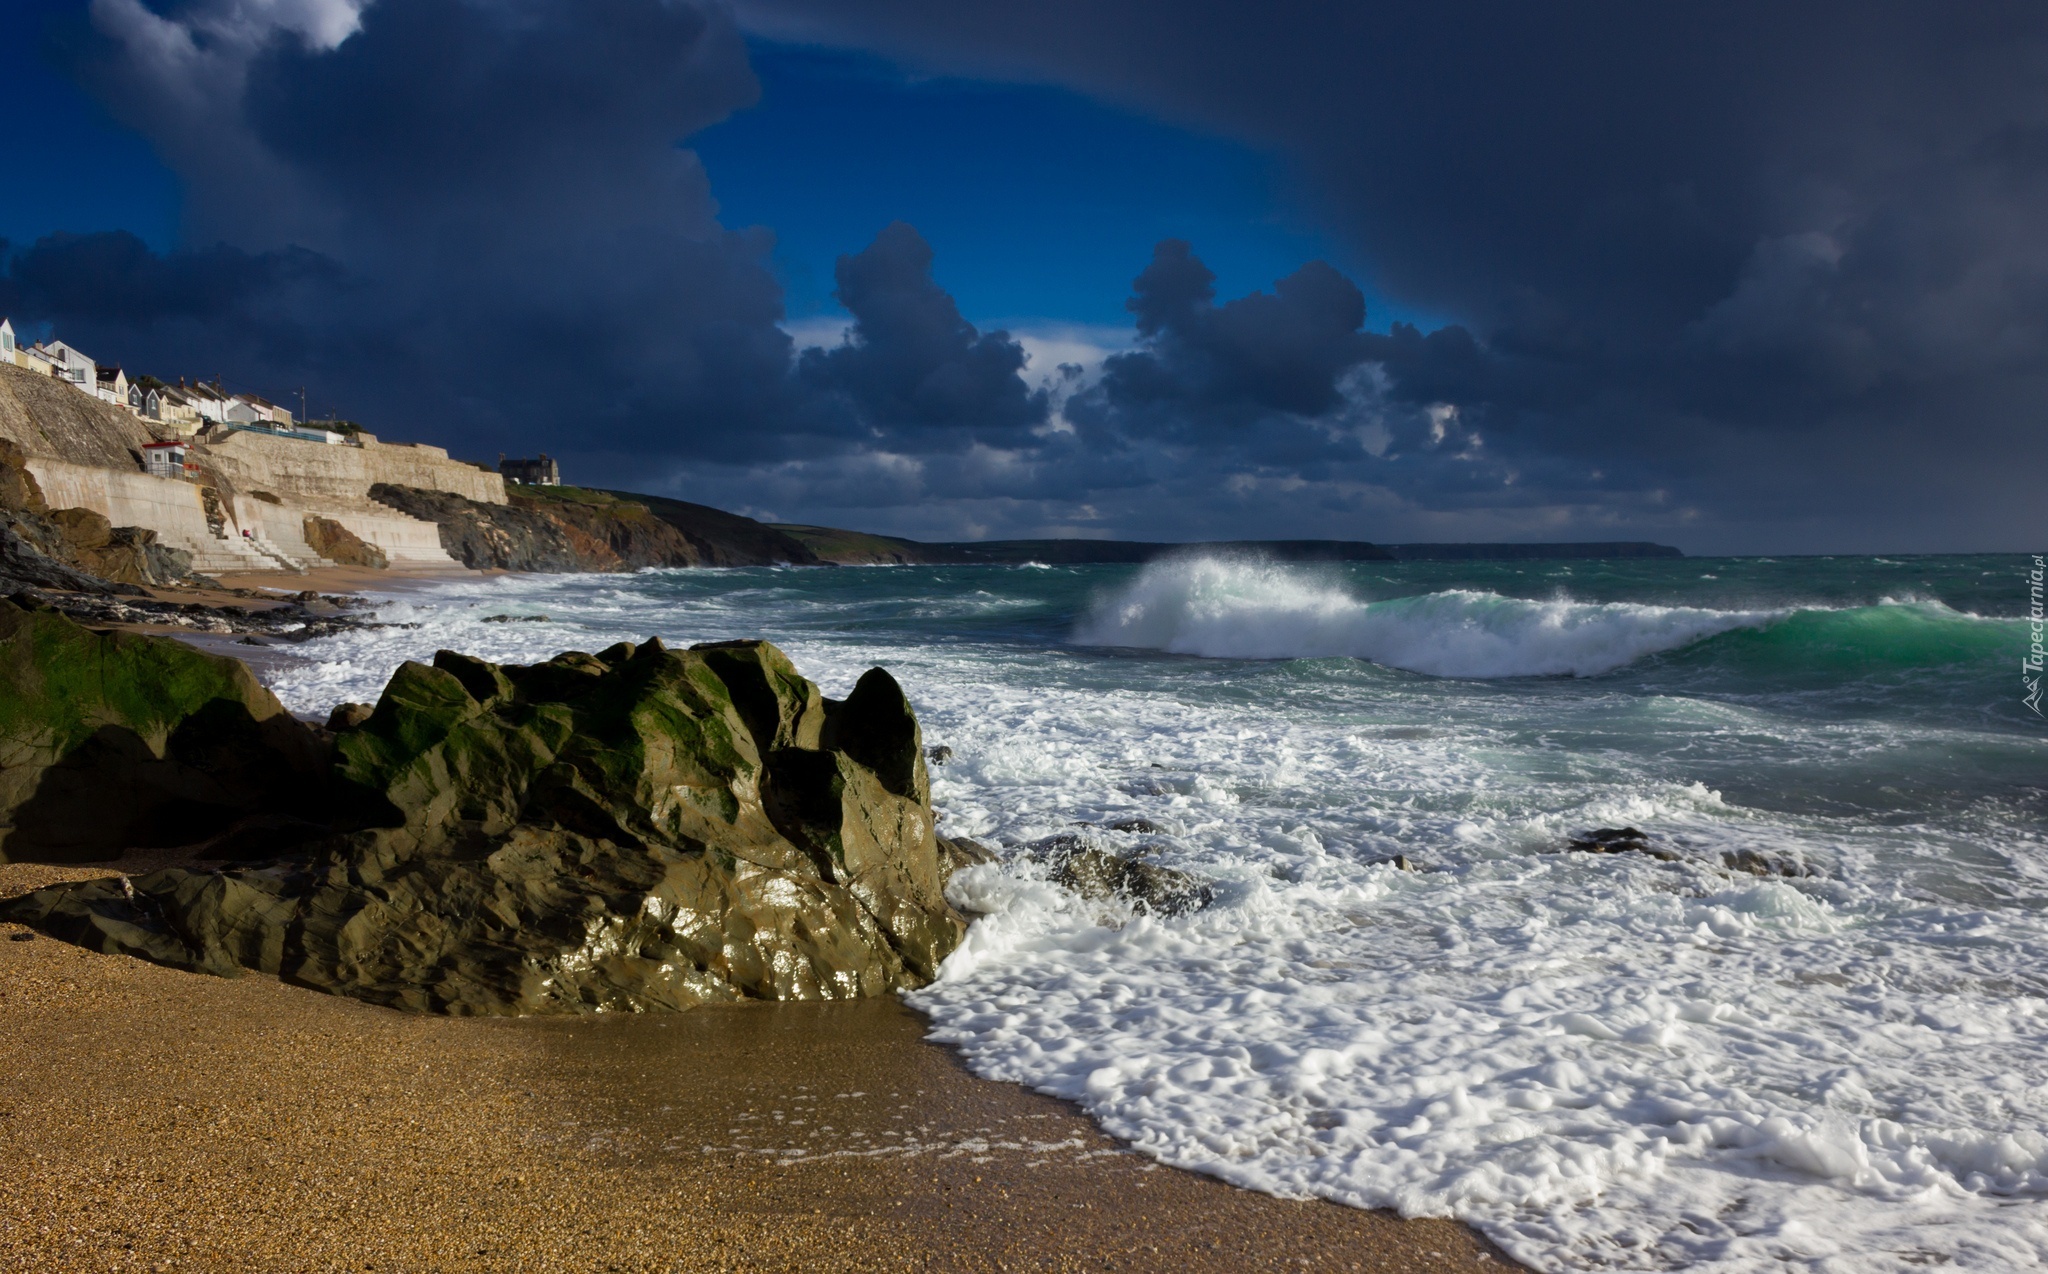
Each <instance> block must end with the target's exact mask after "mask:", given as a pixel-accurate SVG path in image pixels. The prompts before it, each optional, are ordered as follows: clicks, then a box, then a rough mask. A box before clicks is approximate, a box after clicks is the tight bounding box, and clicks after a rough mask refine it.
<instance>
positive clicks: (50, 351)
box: [30, 341, 100, 398]
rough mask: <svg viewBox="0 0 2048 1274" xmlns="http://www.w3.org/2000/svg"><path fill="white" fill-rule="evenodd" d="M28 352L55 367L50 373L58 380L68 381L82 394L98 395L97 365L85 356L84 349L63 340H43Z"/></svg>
mask: <svg viewBox="0 0 2048 1274" xmlns="http://www.w3.org/2000/svg"><path fill="white" fill-rule="evenodd" d="M30 352H31V353H33V354H35V355H36V356H38V357H39V358H41V359H42V360H43V361H44V362H45V363H47V364H49V365H50V366H51V367H52V368H53V369H55V370H53V371H52V372H51V375H53V376H55V377H56V378H57V379H58V380H62V381H68V382H70V383H71V384H72V385H73V386H75V387H76V388H77V389H78V391H79V392H80V393H82V394H91V395H92V396H93V397H95V398H97V397H99V393H100V372H99V365H98V364H96V363H94V362H93V361H92V359H91V358H89V357H87V356H86V354H85V351H83V350H80V349H76V348H74V347H72V346H70V345H66V344H65V343H64V342H63V341H44V342H42V343H41V344H38V345H37V346H35V347H34V349H33V350H31V351H30ZM31 370H36V369H31Z"/></svg>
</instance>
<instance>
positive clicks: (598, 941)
mask: <svg viewBox="0 0 2048 1274" xmlns="http://www.w3.org/2000/svg"><path fill="white" fill-rule="evenodd" d="M349 715H350V716H352V715H353V714H349ZM335 723H336V725H338V726H341V727H343V728H342V729H341V731H340V733H339V734H338V735H337V736H336V739H335V743H334V748H335V752H336V763H335V780H336V786H337V795H336V800H337V802H338V808H339V810H340V816H339V819H338V822H337V825H338V826H341V827H345V828H353V829H354V830H350V831H346V832H344V833H342V834H339V835H334V836H331V837H329V839H328V840H327V841H325V842H324V843H319V844H316V845H315V846H313V847H312V848H311V849H309V850H308V851H306V852H305V853H303V854H302V855H301V856H297V857H292V858H284V859H280V860H279V861H276V862H274V863H270V864H266V865H263V866H257V867H249V868H245V869H239V870H230V871H222V872H203V871H195V870H188V869H175V868H174V869H170V870H166V871H159V872H156V873H153V874H151V875H148V876H142V877H138V878H136V879H134V880H133V881H132V889H133V893H132V896H130V894H129V893H128V892H127V891H125V890H123V889H122V888H121V887H120V886H118V885H116V884H113V883H111V882H104V881H96V882H90V883H86V884H81V885H71V886H63V887H58V888H53V889H47V890H43V891H41V892H39V893H36V894H32V895H30V896H28V897H27V898H24V899H19V900H16V901H15V902H13V903H12V904H9V905H7V906H5V907H0V915H5V916H6V917H7V918H9V919H13V920H17V921H21V922H23V923H27V924H31V925H34V926H36V927H38V928H40V929H42V930H44V931H45V932H47V933H50V934H52V935H54V936H57V937H61V938H65V939H67V940H70V941H73V942H78V943H81V944H83V945H86V946H90V947H92V948H94V949H97V950H102V951H109V952H121V953H126V954H131V955H137V956H142V957H144V958H146V959H151V960H155V961H157V962H159V963H162V964H168V965H172V966H175V967H179V968H187V969H197V970H204V971H207V972H213V973H219V974H233V973H235V972H237V971H238V970H239V969H241V968H252V969H259V970H262V971H264V972H267V973H275V974H277V975H279V976H281V977H283V978H285V979H286V980H288V981H291V982H295V983H297V984H300V985H303V986H310V987H316V988H318V989H321V990H325V991H331V992H334V993H337V994H343V995H351V996H355V997H357V998H360V999H364V1000H369V1001H372V1002H375V1003H379V1004H387V1005H392V1006H394V1007H399V1008H407V1009H416V1010H426V1011H433V1012H444V1013H456V1014H472V1013H550V1012H584V1011H590V1010H598V1009H628V1010H644V1009H681V1008H688V1007H690V1006H692V1005H696V1004H701V1003H704V1002H707V1001H717V1000H737V999H741V998H748V997H752V998H761V999H840V998H850V997H854V996H862V995H878V994H882V993H884V992H887V991H890V990H893V989H896V988H899V987H911V986H918V985H921V984H923V983H925V982H927V981H929V980H930V979H931V978H932V976H933V975H934V973H935V972H936V970H937V968H938V964H939V962H940V961H941V960H943V959H944V958H945V956H946V955H947V954H948V953H950V952H951V951H952V949H953V948H954V946H956V945H957V944H958V942H959V940H960V938H961V936H962V933H963V932H964V928H965V924H964V922H963V921H962V919H961V918H960V917H959V915H957V914H956V913H955V912H954V911H953V910H952V909H951V908H950V907H948V906H947V904H946V902H945V899H944V897H943V895H942V893H941V887H942V881H941V878H940V865H939V846H938V842H937V838H936V836H935V834H934V831H933V821H932V813H931V808H930V798H929V787H928V781H927V779H926V777H925V770H924V759H923V755H922V746H921V744H922V740H921V739H920V737H919V732H918V726H917V720H916V717H915V716H914V715H913V714H912V712H911V709H910V705H909V703H908V701H907V700H906V699H905V698H904V696H903V692H902V691H901V689H899V688H898V687H897V685H896V682H895V681H894V680H893V679H892V678H891V677H890V676H889V674H888V673H886V672H884V671H882V670H881V669H879V668H877V669H871V670H870V671H869V672H868V673H867V674H866V675H864V676H863V677H862V678H861V679H860V681H859V683H858V684H857V685H856V686H855V688H854V691H853V693H852V694H851V695H850V696H848V698H847V699H846V700H845V701H844V702H843V703H840V702H833V701H831V700H827V699H825V698H823V696H822V695H820V693H819V691H818V688H817V687H816V686H815V685H813V684H812V683H810V682H809V681H806V680H805V679H804V678H803V677H801V676H799V675H798V674H797V672H796V670H795V669H794V668H793V667H792V666H791V665H790V663H789V660H788V659H787V658H786V657H785V656H784V655H783V654H782V652H781V651H779V650H777V649H776V648H775V647H773V646H771V645H768V644H767V643H765V642H730V643H717V644H714V645H709V646H700V647H695V648H693V649H691V650H689V651H672V650H668V649H665V648H664V647H663V646H662V644H661V643H660V642H659V641H649V642H647V643H646V644H644V645H640V646H634V645H632V644H629V643H621V644H619V645H617V646H613V647H611V648H610V649H608V650H605V651H603V652H601V653H600V654H597V655H588V654H581V653H574V652H571V653H568V654H563V655H559V656H557V657H555V658H554V659H551V660H549V661H548V662H546V663H543V664H536V665H533V666H531V667H517V666H509V665H508V666H502V667H501V666H498V665H495V664H490V663H486V662H484V661H483V660H480V659H474V658H471V657H469V656H466V655H459V654H455V653H453V652H449V651H443V652H441V653H440V654H439V655H437V656H436V657H435V660H434V663H433V665H432V666H431V667H429V666H427V665H424V664H418V663H408V664H406V665H405V666H404V667H402V668H400V669H399V671H398V672H397V674H396V675H394V676H393V677H392V679H391V682H390V684H389V685H388V686H387V687H386V688H385V690H384V694H383V696H382V698H381V699H380V700H379V701H378V704H377V706H376V708H375V710H374V711H373V712H372V713H370V715H369V716H368V717H367V719H364V720H362V721H361V722H360V724H355V725H353V726H350V725H349V724H348V716H344V715H343V714H337V716H336V721H335Z"/></svg>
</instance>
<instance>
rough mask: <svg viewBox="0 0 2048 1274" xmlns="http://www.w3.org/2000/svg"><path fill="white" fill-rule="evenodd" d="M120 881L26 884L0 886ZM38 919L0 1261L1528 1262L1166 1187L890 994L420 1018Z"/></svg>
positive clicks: (1180, 1180)
mask: <svg viewBox="0 0 2048 1274" xmlns="http://www.w3.org/2000/svg"><path fill="white" fill-rule="evenodd" d="M154 865H155V863H153V862H151V861H148V860H142V859H132V860H128V861H126V862H124V863H122V864H120V867H121V869H123V870H126V871H129V872H139V871H144V870H148V869H149V868H150V867H152V866H154ZM107 870H108V868H106V867H83V868H64V867H44V866H34V865H29V864H0V896H4V895H11V894H15V893H19V892H22V891H24V890H26V889H30V888H34V887H37V886H39V885H42V884H46V883H50V882H53V881H55V880H59V879H77V878H83V877H86V876H94V875H101V874H104V873H105V872H106V871H107ZM27 932H28V931H27V930H25V929H23V928H21V927H20V926H17V925H5V924H0V1075H5V1076H6V1083H5V1084H4V1085H0V1148H4V1149H0V1271H16V1270H21V1271H28V1270H34V1271H49V1270H95V1271H97V1270H227V1269H232V1270H294V1271H296V1270H343V1269H346V1270H377V1271H458V1270H459V1271H469V1270H476V1271H499V1270H507V1271H513V1270H534V1271H585V1270H631V1271H639V1270H674V1271H696V1270H707V1271H708V1270H798V1269H801V1270H806V1271H812V1270H820V1271H835V1270H1103V1269H1119V1270H1174V1271H1236V1270H1279V1269H1289V1270H1303V1269H1312V1270H1378V1271H1439V1270H1442V1271H1451V1270H1504V1269H1513V1268H1516V1267H1515V1266H1514V1265H1513V1264H1512V1263H1511V1262H1509V1261H1507V1260H1506V1259H1505V1258H1504V1257H1502V1256H1501V1255H1500V1254H1499V1253H1498V1252H1495V1251H1493V1250H1492V1249H1490V1248H1489V1247H1488V1246H1487V1245H1486V1244H1485V1242H1484V1240H1482V1239H1479V1238H1478V1237H1477V1236H1475V1235H1474V1234H1473V1233H1472V1232H1470V1231H1468V1230H1466V1229H1465V1228H1463V1227H1462V1226H1459V1225H1457V1224H1456V1223H1454V1222H1449V1221H1402V1220H1399V1219H1397V1218H1394V1217H1391V1216H1389V1215H1385V1214H1380V1213H1370V1212H1360V1211H1356V1210H1354V1209H1350V1208H1344V1207H1339V1206H1337V1205H1334V1204H1328V1203H1315V1202H1294V1201H1288V1200H1281V1199H1274V1198H1270V1197H1267V1196H1264V1195H1259V1194H1253V1193H1250V1192H1247V1191H1242V1190H1237V1189H1234V1188H1232V1187H1230V1186H1226V1185H1223V1184H1220V1183H1218V1182H1216V1181H1213V1180H1210V1179H1208V1178H1204V1177H1201V1176H1197V1175H1194V1174H1191V1173H1184V1172H1178V1171H1175V1170H1172V1169H1168V1168H1162V1167H1159V1166H1158V1165H1156V1164H1153V1163H1151V1162H1150V1161H1148V1160H1146V1159H1144V1158H1142V1157H1140V1156H1138V1155H1135V1154H1133V1153H1131V1152H1129V1151H1127V1150H1125V1149H1123V1148H1122V1147H1120V1146H1119V1145H1118V1144H1117V1143H1116V1142H1114V1141H1112V1140H1110V1139H1109V1138H1107V1137H1105V1136H1103V1135H1102V1134H1101V1133H1099V1132H1097V1131H1096V1130H1095V1128H1094V1127H1093V1125H1092V1124H1090V1123H1089V1122H1088V1121H1087V1120H1086V1119H1085V1118H1083V1117H1082V1116H1080V1115H1079V1114H1078V1113H1077V1112H1075V1111H1074V1110H1073V1109H1072V1108H1071V1107H1069V1106H1067V1105H1065V1104H1064V1103H1061V1102H1057V1101H1054V1100H1052V1099H1050V1098H1046V1097H1042V1096H1039V1095H1036V1094H1033V1093H1030V1092H1027V1091H1025V1090H1023V1089H1020V1088H1017V1087H1015V1086H1012V1085H1007V1084H996V1083H990V1082H987V1081H984V1080H980V1079H977V1078H975V1077H974V1076H972V1075H970V1074H969V1073H968V1072H967V1071H966V1070H965V1069H964V1068H963V1067H962V1066H961V1065H960V1063H959V1061H958V1060H957V1058H956V1057H955V1056H954V1055H953V1054H952V1053H950V1052H949V1051H947V1050H945V1049H942V1048H940V1047H937V1046H934V1045H931V1044H927V1043H925V1042H924V1041H923V1039H922V1038H921V1037H922V1033H923V1026H922V1024H921V1022H920V1020H919V1019H918V1018H917V1016H916V1015H915V1014H914V1013H912V1012H911V1011H910V1010H908V1009H907V1008H905V1007H904V1006H903V1005H902V1004H901V1003H900V1002H898V1001H896V1000H894V999H888V1000H875V1001H865V1002H859V1003H852V1004H783V1005H757V1006H750V1007H745V1008H733V1009H703V1010H698V1011H695V1012H692V1013H687V1014H677V1015H672V1016H649V1017H626V1018H574V1019H561V1018H558V1019H526V1020H461V1019H449V1018H434V1017H419V1016H410V1015H406V1014H401V1013H396V1012H392V1011H389V1010H385V1009H380V1008H375V1007H372V1006H369V1005H364V1004H360V1003H357V1002H355V1001H351V1000H345V999H340V998H337V997H333V996H327V995H322V994H319V993H317V992H312V991H305V990H301V989H298V988H295V987H290V986H286V985H283V984H282V983H279V982H277V981H276V980H274V979H269V978H263V977H259V976H254V975H252V976H247V977H243V978H240V979H236V980H232V981H230V980H224V979H218V978H211V977H206V976H203V975H197V974H185V973H178V972H175V971H172V970H169V969H164V968H159V967H156V966H154V965H149V964H145V963H143V962H141V961H136V960H131V959H128V958H126V957H112V956H102V955H97V954H94V953H91V952H87V951H84V950H81V949H79V948H76V947H72V946H68V945H66V944H63V943H59V942H54V941H51V940H50V939H47V938H43V937H40V936H36V937H33V938H32V939H30V940H28V941H17V940H15V939H16V938H17V937H18V936H19V935H21V934H24V933H27Z"/></svg>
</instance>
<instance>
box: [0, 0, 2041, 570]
mask: <svg viewBox="0 0 2048 1274" xmlns="http://www.w3.org/2000/svg"><path fill="white" fill-rule="evenodd" d="M2044 87H2048V11H2044V10H2042V9H2041V8H2040V7H2039V6H2038V5H2026V4H2010V5H2008V4H2004V3H1997V2H1987V3H1980V4H1976V5H1971V6H1954V5H1937V4H1932V3H1928V4H1914V3H1878V4H1871V3H1867V2H1865V3H1857V4H1849V3H1832V2H1830V3H1815V2H1814V0H1778V2H1776V3H1769V4H1765V3H1716V4H1713V5H1706V4H1672V5H1659V6H1643V5H1640V4H1634V3H1620V2H1618V0H1617V2H1614V3H1574V4H1565V5H1554V6H1530V5H1526V4H1522V3H1510V2H1508V0H1493V2H1484V3H1481V2H1469V0H1468V2H1455V3H1445V4H1441V5H1432V6H1412V5H1404V6H1394V5H1385V4H1373V3H1356V4H1347V5H1332V4H1328V3H1323V2H1320V0H1313V2H1312V0H1276V2H1275V3H1273V4H1269V5H1265V6H1256V7H1253V6H1239V5H1211V4H1204V3H1190V2H1188V0H1182V3H1177V4H1174V5H1170V6H1169V5H1167V4H1164V3H1159V2H1156V0H1120V2H1117V3H1107V2H1105V0H1093V2H1091V3H1088V4H1080V3H1073V2H1071V0H1044V2H1043V3H1041V4H1039V5H1035V6H1031V7H1030V8H1028V9H1026V8H1023V7H1020V6H1014V5H997V4H989V3H983V2H981V0H949V2H948V3H945V4H939V3H936V2H934V0H834V2H833V3H829V4H827V3H822V2H821V0H742V2H741V3H739V4H737V5H736V6H733V5H726V4H711V3H700V2H699V0H185V2H182V3H180V2H177V0H90V2H89V3H79V2H76V0H15V3H13V4H10V5H8V6H6V7H5V9H4V12H0V105H4V106H5V107H6V108H7V109H8V110H9V111H10V117H11V118H13V119H15V120H16V121H20V122H23V123H24V125H27V124H30V123H32V125H33V132H34V135H35V136H36V138H37V139H38V144H37V145H35V146H33V147H16V148H14V153H13V154H12V156H11V157H10V159H9V161H8V163H7V165H6V166H5V168H4V170H0V171H4V176H0V239H4V241H5V243H4V245H0V313H5V314H7V315H9V316H11V317H12V318H13V321H14V323H15V326H16V327H17V329H19V330H21V331H23V332H24V333H27V334H29V335H36V334H55V335H59V336H62V337H63V338H64V339H66V340H67V341H70V342H72V343H74V344H76V345H78V346H79V347H81V348H84V349H86V350H87V351H88V352H90V353H92V354H93V355H95V356H96V357H99V358H101V359H102V360H105V361H109V362H119V363H120V364H122V365H123V366H125V367H127V368H128V369H129V370H130V372H131V373H134V372H150V373H153V374H156V375H158V376H163V377H176V376H179V375H186V376H205V377H208V378H211V377H213V376H216V375H218V376H221V377H222V378H224V380H225V381H226V382H227V383H228V384H229V385H230V387H239V388H247V389H253V390H255V391H257V392H260V393H263V394H265V395H266V396H268V397H271V398H273V399H276V400H278V401H286V402H292V403H296V402H297V399H298V392H299V390H300V389H301V388H302V387H303V388H304V390H305V393H306V400H307V402H308V403H309V405H310V407H311V409H312V411H313V414H315V415H316V416H321V415H329V414H336V415H340V416H342V417H345V418H349V419H354V420H357V421H359V422H361V423H362V424H363V425H364V426H365V427H367V428H369V429H370V430H372V431H373V432H375V433H377V434H379V435H380V436H383V437H387V438H398V439H418V440H423V441H430V442H435V443H438V444H441V445H444V446H447V447H448V448H449V449H450V450H451V452H453V453H454V454H456V455H458V456H464V457H469V458H476V459H491V458H494V457H495V456H496V455H497V454H499V453H501V452H503V453H512V454H530V453H533V452H537V451H541V450H545V451H547V452H549V453H550V454H553V455H556V456H558V457H560V458H561V459H562V461H563V464H564V468H565V471H566V473H567V475H568V476H569V477H570V479H571V480H574V481H580V482H587V483H590V484H592V485H609V486H617V487H621V488H628V489H634V490H642V491H648V492H651V493H658V494H667V495H675V496H680V497H682V498H685V499H695V500H701V501H703V502H706V503H711V504H716V505H719V506H721V507H726V508H731V509H735V510H737V511H740V512H745V513H750V514H753V515H755V516H760V517H766V518H771V519H787V520H793V521H805V522H813V523H826V524H835V525H844V526H853V527H858V528H862V529H868V530H876V531H886V532H893V533H897V534H909V535H913V536H918V537H921V538H933V539H952V538H983V537H1006V536H1036V535H1090V536H1120V537H1127V538H1140V539H1163V540H1173V539H1221V538H1268V537H1270V538H1306V537H1331V538H1347V539H1371V540H1380V541H1385V542H1402V541H1411V540H1467V539H1484V540H1493V539H1500V540H1524V541H1526V540H1575V539H1651V540H1657V541H1660V542H1664V543H1669V544H1676V545H1678V546H1680V547H1682V548H1684V549H1686V550H1687V551H1688V552H1694V553H1801V552H1823V553H1828V552H1938V551H2017V550H2024V549H2029V548H2037V547H2038V546H2039V544H2040V542H2041V535H2040V532H2039V529H2038V523H2039V518H2038V513H2037V512H2036V510H2037V509H2038V507H2039V504H2040V495H2041V492H2042V491H2043V489H2044V481H2043V479H2044V476H2048V464H2044V459H2048V455H2044V452H2048V430H2044V429H2043V427H2042V424H2043V421H2044V420H2048V410H2044V409H2048V236H2044V235H2043V234H2042V232H2041V229H2042V227H2043V226H2044V225H2048V93H2044V92H2043V91H2042V90H2043V88H2044Z"/></svg>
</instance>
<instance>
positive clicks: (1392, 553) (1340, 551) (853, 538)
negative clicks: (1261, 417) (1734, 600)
mask: <svg viewBox="0 0 2048 1274" xmlns="http://www.w3.org/2000/svg"><path fill="white" fill-rule="evenodd" d="M774 529H775V530H778V531H782V532H784V533H786V534H788V535H789V536H790V537H792V538H794V539H797V540H801V541H802V542H803V543H804V544H805V545H806V546H807V547H808V548H809V549H810V550H811V551H812V552H813V553H815V554H817V556H818V558H819V559H820V560H822V561H826V562H836V563H839V564H841V565H849V566H852V565H860V566H869V565H891V564H898V565H927V566H944V565H955V566H958V565H972V564H975V563H985V564H997V563H1008V564H1016V563H1021V562H1044V563H1046V564H1047V565H1081V564H1088V563H1114V562H1149V561H1151V560H1152V559H1153V558H1156V557H1164V556H1167V555H1169V554H1177V553H1217V554H1258V555H1260V556H1263V557H1267V558H1271V559H1273V560H1275V561H1281V562H1393V561H1460V560H1462V561H1479V560H1488V561H1491V560H1519V559H1526V558H1607V557H1682V556H1684V554H1682V553H1680V552H1679V551H1678V550H1677V549H1675V548H1671V547H1668V546H1666V545H1662V544H1649V543H1643V542H1636V541H1630V542H1615V541H1602V542H1597V543H1581V544H1371V543H1367V542H1366V541H1363V540H1206V541H1195V542H1190V543H1159V542H1152V541H1146V540H979V541H971V542H965V541H953V542H945V541H940V542H927V541H921V540H906V539H901V538H898V537H896V536H890V535H870V534H868V533H866V532H863V531H845V530H840V529H839V528H836V527H825V526H805V525H798V524H777V525H776V527H775V528H774Z"/></svg>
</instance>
